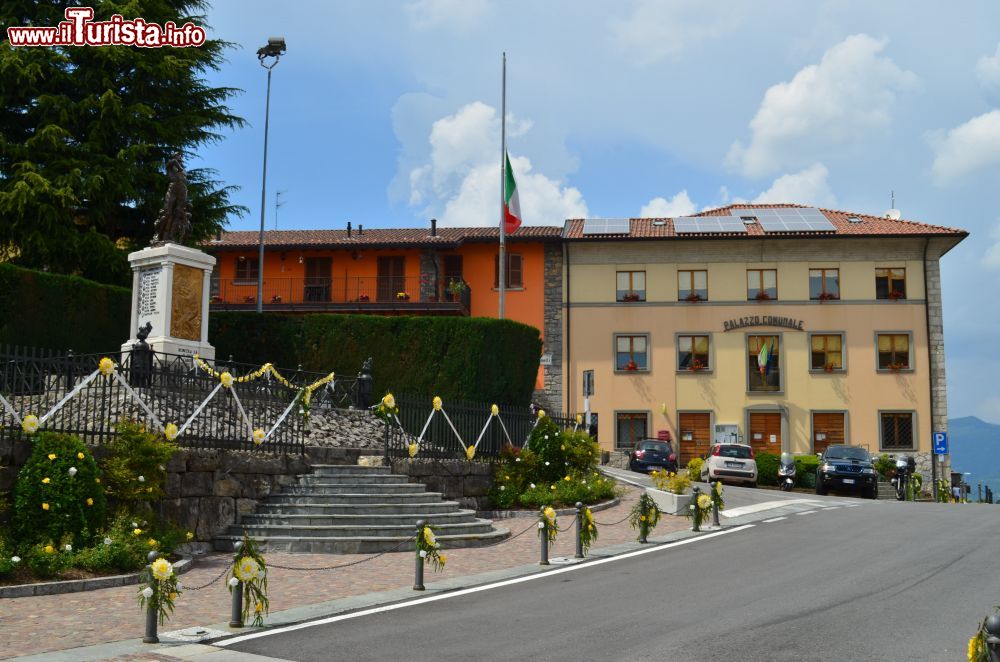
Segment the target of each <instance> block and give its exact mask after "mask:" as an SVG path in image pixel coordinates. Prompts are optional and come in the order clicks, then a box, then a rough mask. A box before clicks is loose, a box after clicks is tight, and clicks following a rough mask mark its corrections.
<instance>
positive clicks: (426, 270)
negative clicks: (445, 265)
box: [420, 249, 443, 301]
mask: <svg viewBox="0 0 1000 662" xmlns="http://www.w3.org/2000/svg"><path fill="white" fill-rule="evenodd" d="M442 277H443V274H442V271H441V256H440V255H438V252H437V251H435V250H431V249H425V250H422V251H420V301H437V299H438V297H440V296H441V292H440V289H441V288H440V283H441V280H442Z"/></svg>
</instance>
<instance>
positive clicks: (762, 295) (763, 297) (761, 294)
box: [754, 290, 771, 301]
mask: <svg viewBox="0 0 1000 662" xmlns="http://www.w3.org/2000/svg"><path fill="white" fill-rule="evenodd" d="M754 299H756V300H757V301H770V300H771V295H770V294H768V293H767V292H765V291H764V290H761V291H760V292H758V293H757V296H755V297H754Z"/></svg>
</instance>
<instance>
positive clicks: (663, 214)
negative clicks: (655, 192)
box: [639, 189, 698, 218]
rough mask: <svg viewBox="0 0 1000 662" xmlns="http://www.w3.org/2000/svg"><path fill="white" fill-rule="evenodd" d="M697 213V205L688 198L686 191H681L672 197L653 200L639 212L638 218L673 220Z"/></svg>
mask: <svg viewBox="0 0 1000 662" xmlns="http://www.w3.org/2000/svg"><path fill="white" fill-rule="evenodd" d="M696 211H698V205H696V204H694V202H692V201H691V198H689V197H688V192H687V190H686V189H685V190H683V191H681V192H680V193H678V194H677V195H675V196H674V197H672V198H670V199H669V200H667V199H666V198H653V199H652V200H650V201H649V202H647V203H646V204H645V205H643V207H642V209H641V210H640V211H639V217H640V218H675V217H677V216H690V215H691V214H693V213H695V212H696Z"/></svg>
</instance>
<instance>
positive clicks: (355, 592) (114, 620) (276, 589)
mask: <svg viewBox="0 0 1000 662" xmlns="http://www.w3.org/2000/svg"><path fill="white" fill-rule="evenodd" d="M639 493H640V492H639V491H638V490H636V489H634V488H631V487H627V486H626V488H625V493H624V495H623V496H622V498H621V503H620V504H619V505H617V506H615V507H614V508H610V509H608V510H604V511H601V512H597V513H595V514H594V518H595V520H596V521H597V523H598V525H599V527H598V533H599V538H598V540H597V541H596V542H595V544H594V547H593V548H592V550H591V551H592V552H598V551H599V550H600V549H602V548H605V547H611V546H614V545H618V544H620V543H625V542H629V541H634V540H635V538H636V535H637V534H636V532H635V531H633V530H632V529H631V527H629V525H628V522H627V521H622V520H624V519H626V518H627V516H628V513H629V511H630V510H631V509H632V505H633V504H634V503H635V501H636V499H637V498H638V496H639ZM572 519H573V517H572V516H562V517H560V518H559V524H560V526H561V527H565V526H568V525H569V524H570V523H571V521H572ZM535 522H536V520H535V519H534V518H520V517H519V518H512V519H505V520H498V525H499V526H505V527H507V528H509V529H510V531H511V534H512V536H516V535H517V534H518V533H521V532H522V531H523V532H524V533H523V535H520V536H518V537H516V538H514V539H508V540H507V541H505V542H502V543H499V544H496V545H493V546H490V547H480V548H469V549H453V550H446V552H445V554H446V556H447V569H446V570H445V571H444V572H443V573H441V574H435V573H433V572H431V571H430V569H429V568H428V569H427V574H426V577H425V582H426V583H428V584H429V583H430V582H435V581H439V580H443V579H454V580H456V581H460V580H461V578H463V577H467V576H470V575H480V574H483V573H488V572H490V571H496V570H503V569H509V568H515V567H517V566H523V565H525V564H531V563H537V561H538V554H539V551H538V550H539V543H538V536H537V534H536V532H535V526H536V525H535ZM602 523H604V526H600V525H601V524H602ZM611 523H616V524H614V525H610V526H609V524H611ZM688 526H689V524H688V521H687V519H685V518H681V517H669V516H664V517H663V518H661V520H660V524H659V526H658V527H657V528H656V530H655V532H654V534H655V535H656V536H662V535H665V534H667V533H671V532H674V531H680V530H683V529H686V528H688ZM573 553H574V534H573V532H572V531H567V532H565V533H561V534H560V535H559V537H558V539H557V540H556V542H555V543H554V544H553V545H552V547H551V548H550V556H551V557H558V556H568V557H572V556H573ZM367 556H368V555H355V554H345V555H324V554H283V553H271V554H267V555H266V558H267V560H268V561H270V562H272V563H276V564H278V565H287V566H293V567H304V568H320V567H325V566H330V565H339V564H343V563H349V562H351V561H357V560H359V559H363V558H366V557H367ZM230 560H231V556H230V555H228V554H213V555H210V556H207V557H202V558H201V559H199V560H198V561H197V563H196V565H195V567H194V569H192V570H191V571H190V572H187V573H186V574H184V575H182V576H181V582H182V583H183V584H184V585H185V586H198V585H200V584H204V583H206V582H208V581H210V580H211V579H213V578H214V577H216V576H217V575H219V574H220V573H221V572H222V571H223V569H225V568H227V567H228V564H229V563H230ZM412 585H413V552H394V553H390V554H385V555H383V556H380V557H378V558H375V559H372V560H370V561H366V562H364V563H361V564H358V565H355V566H352V567H350V568H345V569H340V570H326V571H291V570H282V569H278V568H272V569H270V570H269V571H268V588H269V590H268V593H269V596H270V600H271V612H272V614H273V615H275V616H276V615H277V612H282V611H286V610H291V609H296V608H302V607H306V606H309V605H317V604H318V603H324V602H329V601H332V600H338V599H342V598H349V597H352V596H363V595H366V594H369V593H377V592H382V591H390V590H392V589H407V588H410V587H412ZM136 591H137V587H135V586H129V587H118V588H109V589H102V590H99V591H88V592H84V593H70V594H66V595H54V596H37V597H27V598H14V599H7V600H0V658H7V657H15V656H22V655H35V654H39V653H46V652H49V651H61V650H66V649H73V648H78V647H84V646H94V645H98V644H106V643H110V642H119V641H123V640H131V639H135V638H137V637H141V636H142V633H143V627H144V615H143V613H142V612H141V611H140V610H139V608H138V606H137V604H136V599H135V596H136ZM410 595H413V596H415V595H418V594H416V593H411V594H410ZM397 599H399V598H397ZM229 604H230V597H229V592H228V590H227V589H226V586H225V582H224V581H222V580H219V581H218V582H216V583H215V584H213V585H211V586H209V587H208V588H205V589H202V590H199V591H186V592H185V593H184V594H183V595H181V596H180V597H179V598H178V600H177V603H176V611H175V612H174V615H173V618H171V620H170V621H169V622H168V623H167V624H166V625H165V626H163V627H161V628H160V631H161V632H166V631H173V630H180V629H183V628H188V627H192V626H207V625H210V624H213V623H215V624H217V623H220V622H225V621H228V618H229ZM275 620H279V619H275ZM281 620H284V619H281ZM112 648H113V647H112ZM123 648H125V647H124V646H123ZM151 648H152V647H151ZM109 650H110V649H109ZM134 650H135V649H134V647H132V649H131V650H129V651H126V650H123V651H122V654H123V655H124V654H127V653H130V652H132V651H134ZM114 655H116V653H110V654H109V655H107V656H106V657H113V656H114ZM129 658H130V659H140V658H132V657H131V655H130V656H129ZM66 659H71V658H66ZM90 659H93V657H91V658H90ZM142 659H165V658H158V656H155V655H147V656H146V657H144V658H142Z"/></svg>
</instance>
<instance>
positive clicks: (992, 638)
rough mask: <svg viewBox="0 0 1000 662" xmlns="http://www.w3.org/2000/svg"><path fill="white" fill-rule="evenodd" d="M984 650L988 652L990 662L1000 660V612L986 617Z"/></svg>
mask: <svg viewBox="0 0 1000 662" xmlns="http://www.w3.org/2000/svg"><path fill="white" fill-rule="evenodd" d="M986 650H988V651H989V653H990V662H997V660H1000V614H993V615H992V616H990V617H988V618H987V619H986Z"/></svg>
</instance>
